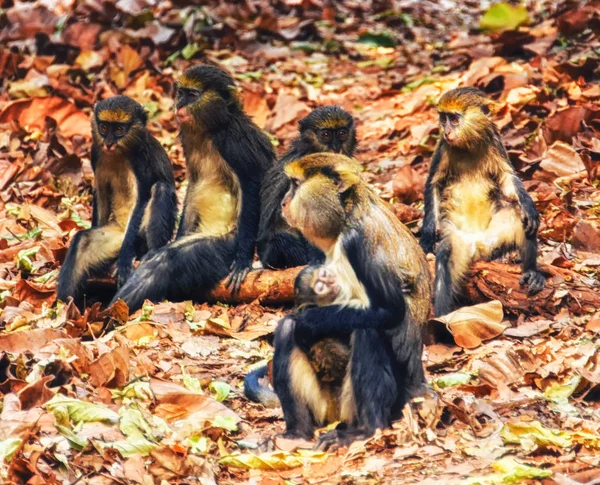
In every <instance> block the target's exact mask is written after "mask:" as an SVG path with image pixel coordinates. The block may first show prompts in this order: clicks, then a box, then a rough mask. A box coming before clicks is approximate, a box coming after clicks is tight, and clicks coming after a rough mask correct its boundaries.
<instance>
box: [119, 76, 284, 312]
mask: <svg viewBox="0 0 600 485" xmlns="http://www.w3.org/2000/svg"><path fill="white" fill-rule="evenodd" d="M176 109H177V117H178V119H179V121H180V124H181V133H180V138H181V143H182V146H183V151H184V155H185V159H186V164H187V180H188V188H187V192H186V195H185V200H184V205H183V214H182V216H181V221H180V225H179V229H178V231H177V238H176V240H175V241H174V242H172V243H171V244H169V245H167V246H165V247H164V248H163V249H162V250H160V251H156V252H154V253H152V254H150V255H148V256H147V257H146V258H145V259H144V260H143V261H142V263H141V264H140V266H139V267H138V268H137V269H136V271H135V272H134V273H133V274H132V276H131V278H130V280H129V281H128V282H127V283H126V284H125V286H123V287H122V288H121V289H120V290H119V292H118V293H117V295H116V296H115V299H117V298H120V299H122V300H123V301H124V302H125V303H127V305H128V306H129V308H130V309H132V310H135V309H138V308H140V307H141V305H142V304H143V302H144V300H145V299H149V300H151V301H154V302H158V301H161V300H164V299H168V300H170V301H182V300H186V299H193V300H196V301H202V300H203V299H204V298H205V297H206V294H207V293H208V292H210V290H211V289H212V288H214V287H215V286H216V285H217V284H218V282H219V281H221V280H222V279H223V278H225V277H226V276H227V275H229V278H228V280H227V284H228V286H229V287H230V288H232V291H233V292H234V293H235V292H237V291H239V288H240V285H241V284H242V282H243V281H244V279H245V277H246V275H247V274H248V272H249V271H250V269H251V266H252V260H253V257H254V252H255V249H256V234H257V231H258V224H259V217H260V187H261V184H262V181H263V177H264V174H265V172H266V171H267V169H268V168H269V167H271V166H272V165H273V163H274V160H275V153H274V151H273V147H272V145H271V142H270V141H269V139H268V138H267V136H266V135H265V134H264V133H263V132H262V131H261V130H260V129H259V128H258V127H257V126H256V125H255V124H254V123H253V122H252V121H251V120H250V118H249V117H248V116H247V115H246V114H245V113H244V111H243V110H242V107H241V104H240V101H239V98H238V96H237V92H236V86H235V83H234V81H233V79H232V77H231V76H230V75H229V74H227V73H226V72H225V71H223V70H222V69H220V68H218V67H214V66H208V65H202V66H194V67H191V68H189V69H188V70H186V71H185V73H184V74H183V76H182V77H181V78H180V79H179V80H178V82H177V101H176Z"/></svg>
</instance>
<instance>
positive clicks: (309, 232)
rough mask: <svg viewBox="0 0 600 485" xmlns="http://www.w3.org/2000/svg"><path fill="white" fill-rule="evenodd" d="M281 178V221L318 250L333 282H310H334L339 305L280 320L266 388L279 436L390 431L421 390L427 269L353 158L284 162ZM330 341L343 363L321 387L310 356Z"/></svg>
mask: <svg viewBox="0 0 600 485" xmlns="http://www.w3.org/2000/svg"><path fill="white" fill-rule="evenodd" d="M285 173H286V174H287V176H288V177H289V178H290V181H291V185H290V189H289V191H288V193H287V194H286V196H285V198H284V201H283V215H284V217H285V219H286V220H287V222H288V223H289V224H290V226H291V227H297V228H301V230H302V234H303V235H304V237H306V239H307V240H308V241H309V242H311V243H312V244H314V245H316V246H317V247H319V248H320V249H321V250H322V251H323V252H324V253H325V255H326V261H325V264H324V266H325V268H327V270H328V271H329V273H330V274H331V275H332V276H333V278H332V279H331V280H330V281H333V283H328V278H320V279H319V283H320V284H321V283H322V284H324V285H325V286H327V285H331V284H335V285H337V286H338V287H339V288H338V290H336V291H337V296H336V297H335V301H336V302H339V301H342V303H335V304H332V305H326V306H312V307H309V308H306V309H303V310H301V311H299V312H295V313H292V314H291V315H290V316H288V317H286V318H285V319H283V320H282V321H281V322H280V324H279V326H278V328H277V331H276V333H275V341H274V344H275V355H274V360H273V377H274V379H273V380H274V388H275V392H276V393H277V395H278V397H279V400H280V401H281V406H282V408H283V413H284V418H285V422H286V433H285V436H287V437H293V438H297V437H301V438H305V439H312V437H313V434H314V429H315V426H323V425H325V424H328V423H330V422H332V421H341V422H342V425H341V426H338V429H336V430H334V431H330V432H329V433H326V434H325V435H323V436H321V437H320V439H319V441H318V443H317V445H316V446H317V448H320V449H331V448H336V447H338V446H346V445H348V444H350V443H351V442H352V441H354V440H356V439H361V438H365V437H368V436H371V435H372V434H373V433H374V431H375V430H376V429H377V428H386V427H388V426H390V424H391V422H392V420H393V419H395V418H397V417H399V416H400V413H401V411H402V409H403V407H404V405H405V404H406V403H407V402H408V401H409V399H410V398H411V397H413V396H415V395H417V394H419V393H421V392H422V390H423V386H424V382H425V380H424V372H423V365H422V362H421V358H422V351H423V344H422V337H421V331H422V326H423V324H424V323H425V322H426V321H427V317H428V315H429V308H430V297H431V287H430V276H429V268H428V265H427V261H426V259H425V255H424V254H423V251H422V250H421V248H420V247H419V245H418V243H417V241H416V240H415V239H414V237H413V236H412V234H411V233H410V231H409V230H408V229H407V228H406V227H405V226H403V225H402V224H401V223H400V222H399V221H398V219H397V218H396V217H395V216H394V215H393V214H392V213H391V212H390V211H389V209H388V208H387V206H386V205H385V204H384V203H383V202H382V201H381V200H380V199H379V197H378V196H377V195H376V194H375V193H374V192H373V190H372V189H370V188H369V187H368V186H367V184H365V183H364V182H363V181H362V180H361V177H360V171H359V167H358V164H356V163H355V162H354V161H353V160H351V159H349V158H347V157H345V156H343V155H333V154H314V155H309V156H307V157H304V158H302V159H300V160H297V161H294V162H291V163H290V164H288V165H286V167H285ZM316 271H318V269H317V270H316ZM340 295H341V296H340ZM336 338H338V339H339V340H340V342H342V343H343V342H344V341H346V340H347V339H348V340H349V344H348V348H349V363H348V365H347V367H346V369H345V373H344V375H343V380H342V382H341V383H337V385H336V386H331V385H330V384H331V383H329V384H328V386H327V389H324V386H323V383H322V382H321V381H320V380H319V378H318V375H317V373H316V372H315V369H314V367H313V365H312V364H311V362H310V360H309V355H310V353H311V348H312V347H313V346H314V345H318V344H319V342H320V341H322V340H324V339H336ZM335 374H336V372H335V370H334V372H332V373H331V375H335ZM332 390H333V391H334V392H331V391H332Z"/></svg>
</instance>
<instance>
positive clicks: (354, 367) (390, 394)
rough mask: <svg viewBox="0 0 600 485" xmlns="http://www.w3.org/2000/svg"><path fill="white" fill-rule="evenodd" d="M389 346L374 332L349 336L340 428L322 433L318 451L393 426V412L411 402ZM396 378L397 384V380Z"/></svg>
mask: <svg viewBox="0 0 600 485" xmlns="http://www.w3.org/2000/svg"><path fill="white" fill-rule="evenodd" d="M396 366H397V365H396V363H395V359H394V356H393V352H392V349H391V346H390V345H389V344H388V343H386V342H384V338H383V336H382V334H380V333H379V332H377V331H376V330H357V331H355V332H354V334H353V335H352V359H351V364H350V368H349V377H350V379H349V382H348V381H346V382H345V383H344V387H343V389H342V395H341V401H342V403H341V410H342V411H341V417H342V420H343V426H341V427H338V429H335V430H333V431H330V432H328V433H325V434H324V435H322V436H321V437H320V438H319V440H318V441H317V444H316V446H315V447H316V448H317V449H319V450H324V451H327V450H333V449H336V448H338V447H342V446H348V445H349V444H351V443H352V442H353V441H355V440H358V439H366V438H368V437H370V436H372V435H373V433H374V432H375V431H376V430H377V429H378V428H381V429H384V428H387V427H389V426H390V425H391V423H392V410H393V409H397V408H403V407H404V405H405V404H406V403H407V402H408V400H409V399H410V395H409V392H408V388H407V387H406V386H399V384H400V383H403V379H404V378H403V377H400V376H398V374H401V373H402V370H401V371H400V372H398V371H396ZM397 378H399V381H397Z"/></svg>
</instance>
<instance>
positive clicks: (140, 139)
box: [57, 96, 177, 305]
mask: <svg viewBox="0 0 600 485" xmlns="http://www.w3.org/2000/svg"><path fill="white" fill-rule="evenodd" d="M147 118H148V117H147V114H146V112H145V110H144V108H143V107H142V106H141V105H140V104H139V103H137V102H136V101H134V100H133V99H131V98H128V97H127V96H115V97H112V98H108V99H105V100H103V101H100V102H98V103H97V104H96V107H95V109H94V114H93V118H92V139H93V141H92V149H91V164H92V169H93V172H94V191H93V197H92V228H91V229H88V230H83V231H79V232H78V233H77V234H76V235H75V237H74V238H73V240H72V241H71V245H70V247H69V251H68V253H67V256H66V259H65V261H64V263H63V266H62V269H61V272H60V275H59V279H58V288H57V299H58V300H61V301H66V300H67V298H68V297H72V298H73V300H74V301H75V302H76V304H79V305H80V304H81V298H82V296H84V295H85V291H86V289H87V288H86V287H87V285H86V283H87V280H88V277H89V276H91V275H94V274H101V273H103V272H106V271H108V270H109V268H110V267H111V266H112V264H114V262H115V261H116V263H117V284H118V286H119V287H122V286H123V285H124V284H125V283H126V281H127V280H128V278H129V276H130V274H131V272H132V269H133V262H134V259H135V258H136V257H141V256H143V255H144V254H145V253H147V252H148V251H155V250H157V249H159V248H161V247H163V246H164V245H165V244H167V243H168V242H169V241H170V240H171V238H172V236H173V232H174V230H175V224H176V221H177V196H176V192H175V177H174V174H173V167H172V165H171V162H170V160H169V157H168V156H167V153H166V151H165V149H164V148H163V147H162V146H161V144H160V143H159V142H158V140H156V138H154V137H153V136H152V135H151V134H150V132H149V131H148V129H147V128H146V123H147Z"/></svg>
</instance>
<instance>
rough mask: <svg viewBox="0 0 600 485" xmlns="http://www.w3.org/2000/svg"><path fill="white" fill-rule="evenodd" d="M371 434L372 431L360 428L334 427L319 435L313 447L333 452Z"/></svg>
mask: <svg viewBox="0 0 600 485" xmlns="http://www.w3.org/2000/svg"><path fill="white" fill-rule="evenodd" d="M372 435H373V433H367V432H365V431H363V430H360V429H344V430H340V429H334V430H333V431H329V432H327V433H325V434H324V435H321V436H320V437H319V439H318V440H317V444H316V445H315V448H314V449H315V450H319V451H330V452H333V451H336V450H338V449H339V448H344V447H346V446H350V445H351V444H352V443H354V442H355V441H356V440H364V439H367V438H369V437H371V436H372Z"/></svg>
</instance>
